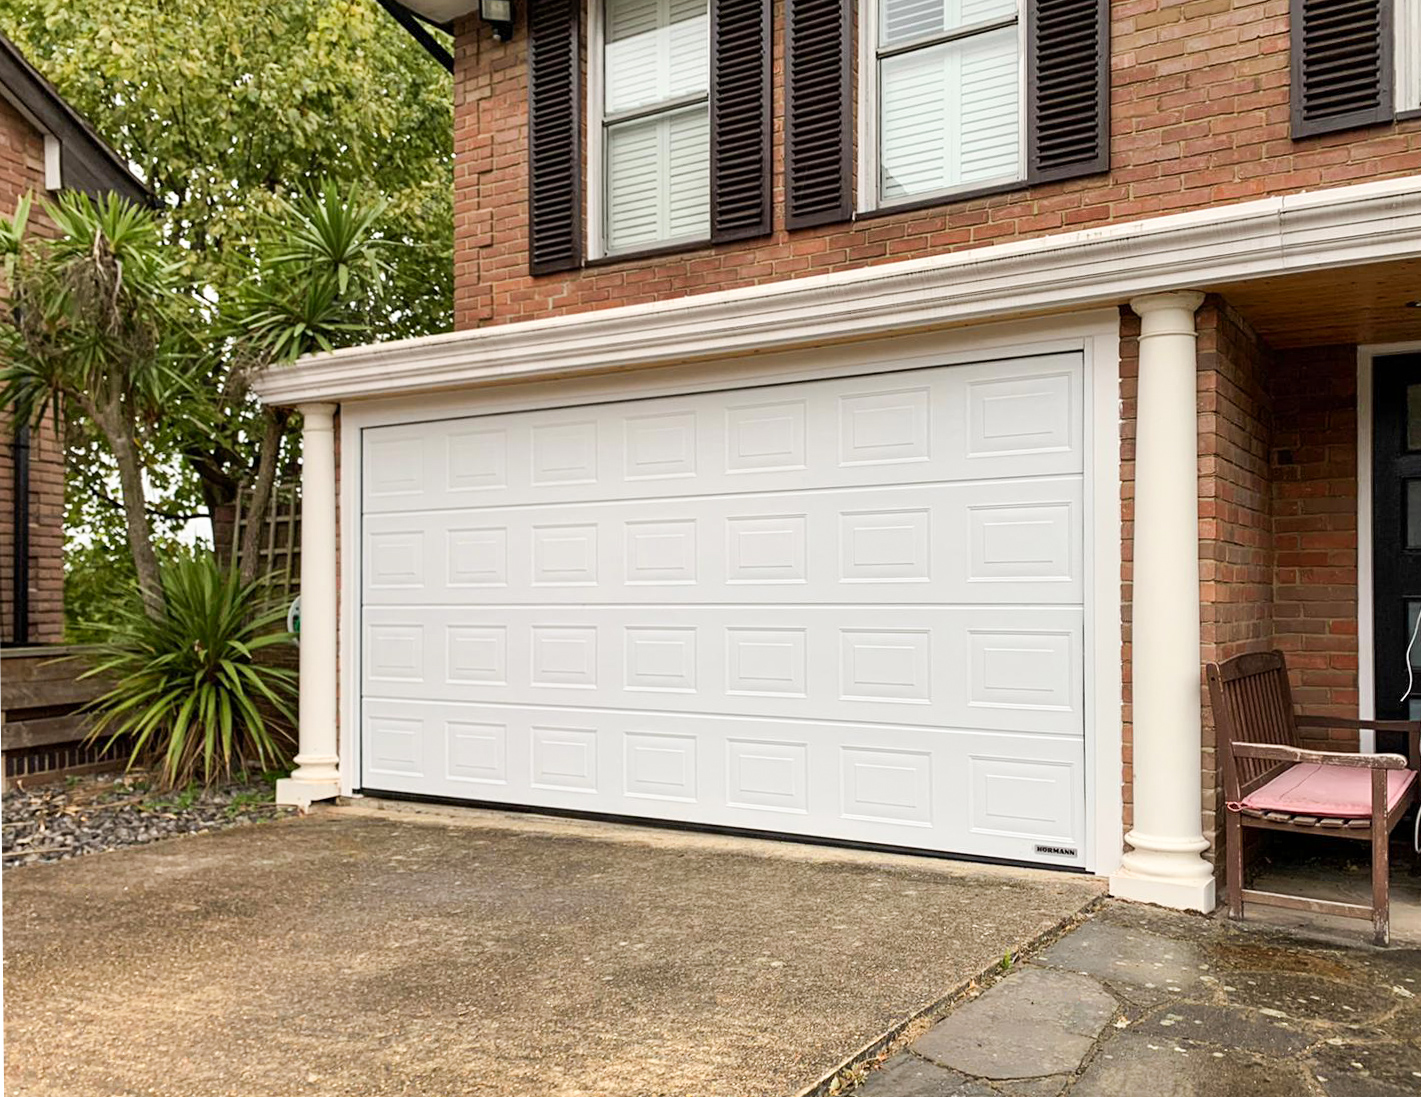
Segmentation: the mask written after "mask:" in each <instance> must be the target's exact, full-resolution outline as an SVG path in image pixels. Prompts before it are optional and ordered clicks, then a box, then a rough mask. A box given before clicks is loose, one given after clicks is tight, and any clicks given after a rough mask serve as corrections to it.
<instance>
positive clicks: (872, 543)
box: [839, 510, 931, 583]
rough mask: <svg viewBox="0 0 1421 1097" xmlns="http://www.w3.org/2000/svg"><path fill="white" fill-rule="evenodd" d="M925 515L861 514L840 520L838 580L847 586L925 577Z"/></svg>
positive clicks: (908, 512) (905, 512)
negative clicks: (840, 579)
mask: <svg viewBox="0 0 1421 1097" xmlns="http://www.w3.org/2000/svg"><path fill="white" fill-rule="evenodd" d="M928 529H929V521H928V512H927V511H926V510H881V511H863V512H859V513H850V514H844V515H840V517H839V563H840V573H839V574H840V577H841V578H842V579H843V580H844V582H846V583H874V582H883V581H895V582H914V581H918V582H921V581H924V580H926V579H927V578H928V569H929V560H930V559H931V554H930V552H929V549H928Z"/></svg>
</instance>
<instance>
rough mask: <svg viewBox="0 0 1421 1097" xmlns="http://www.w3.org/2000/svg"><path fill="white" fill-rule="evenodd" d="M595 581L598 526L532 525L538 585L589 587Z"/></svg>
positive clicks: (535, 574) (535, 571)
mask: <svg viewBox="0 0 1421 1097" xmlns="http://www.w3.org/2000/svg"><path fill="white" fill-rule="evenodd" d="M596 583H597V527H596V526H534V527H533V585H534V586H535V587H569V586H572V587H590V586H595V585H596Z"/></svg>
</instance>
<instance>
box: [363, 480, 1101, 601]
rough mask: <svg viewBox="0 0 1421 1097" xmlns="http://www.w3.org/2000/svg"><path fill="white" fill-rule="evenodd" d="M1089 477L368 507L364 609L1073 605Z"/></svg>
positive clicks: (1079, 594) (1077, 594)
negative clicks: (383, 509)
mask: <svg viewBox="0 0 1421 1097" xmlns="http://www.w3.org/2000/svg"><path fill="white" fill-rule="evenodd" d="M1081 524H1082V501H1081V478H1080V476H1079V475H1077V474H1074V473H1068V474H1066V475H1064V476H1059V477H1050V478H1044V477H1035V478H1031V479H1014V480H993V481H985V482H983V481H976V482H966V483H951V484H908V485H893V486H883V487H872V488H819V489H813V490H806V491H798V492H794V493H792V494H789V495H786V494H784V493H755V494H739V495H717V496H709V497H707V496H676V497H670V498H664V499H645V500H635V501H603V502H589V503H560V504H559V503H550V504H546V505H543V506H537V507H488V508H483V509H477V510H475V509H469V508H465V509H460V510H442V511H425V512H417V514H416V515H412V514H411V513H409V512H405V513H383V514H372V515H369V516H367V518H366V520H365V549H366V551H365V554H364V556H365V596H366V604H367V605H410V604H438V605H482V606H488V605H495V604H523V603H538V604H557V603H560V602H568V601H576V602H579V603H611V602H621V603H636V602H649V601H655V602H664V601H674V602H686V603H700V602H752V601H757V600H765V599H769V600H773V601H776V602H795V603H817V602H824V601H832V602H851V603H860V604H864V603H907V604H923V603H1002V602H1008V603H1010V602H1032V603H1053V604H1065V605H1079V604H1080V603H1081V598H1082V572H1081V545H1082V530H1081Z"/></svg>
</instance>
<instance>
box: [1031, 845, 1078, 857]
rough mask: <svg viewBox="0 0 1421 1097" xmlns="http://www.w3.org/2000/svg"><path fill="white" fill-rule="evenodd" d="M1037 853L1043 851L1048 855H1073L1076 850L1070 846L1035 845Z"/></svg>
mask: <svg viewBox="0 0 1421 1097" xmlns="http://www.w3.org/2000/svg"><path fill="white" fill-rule="evenodd" d="M1036 852H1037V853H1044V854H1046V855H1047V856H1049V857H1074V856H1075V855H1076V851H1075V850H1074V849H1072V848H1071V847H1070V846H1037V847H1036Z"/></svg>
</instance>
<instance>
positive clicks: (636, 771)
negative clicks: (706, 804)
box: [623, 731, 696, 803]
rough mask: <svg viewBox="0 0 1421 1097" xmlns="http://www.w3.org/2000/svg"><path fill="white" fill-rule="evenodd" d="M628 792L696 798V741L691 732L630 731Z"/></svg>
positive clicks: (664, 797) (650, 796) (626, 738)
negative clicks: (658, 733) (654, 732)
mask: <svg viewBox="0 0 1421 1097" xmlns="http://www.w3.org/2000/svg"><path fill="white" fill-rule="evenodd" d="M623 743H624V744H625V749H626V767H627V772H626V782H627V795H628V796H634V797H637V798H639V799H645V800H682V801H685V802H686V803H694V802H695V800H696V740H695V737H694V736H691V735H657V734H653V733H651V732H644V731H629V732H627V733H626V735H625V736H624V737H623Z"/></svg>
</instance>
